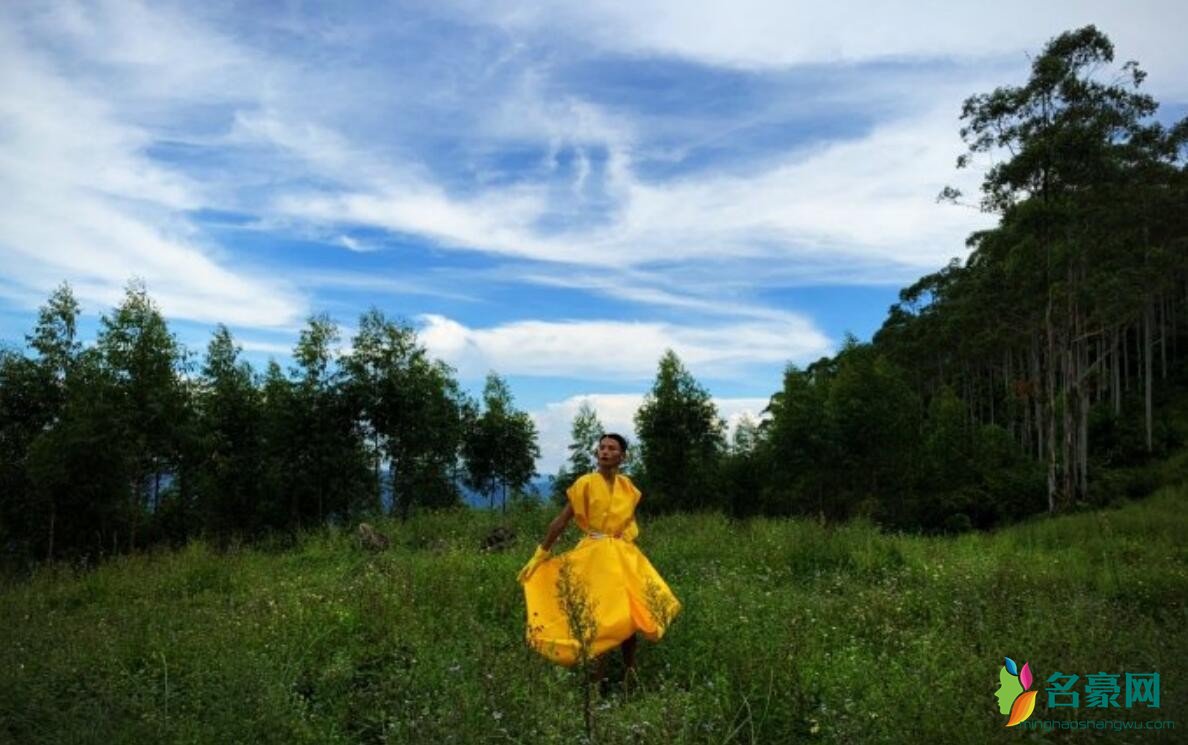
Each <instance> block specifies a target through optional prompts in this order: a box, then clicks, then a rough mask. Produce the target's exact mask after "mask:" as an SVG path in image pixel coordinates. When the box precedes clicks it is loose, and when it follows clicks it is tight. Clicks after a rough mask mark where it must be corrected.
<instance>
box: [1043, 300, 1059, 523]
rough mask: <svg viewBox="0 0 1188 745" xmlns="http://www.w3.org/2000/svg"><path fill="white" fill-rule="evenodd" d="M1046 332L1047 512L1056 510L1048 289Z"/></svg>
mask: <svg viewBox="0 0 1188 745" xmlns="http://www.w3.org/2000/svg"><path fill="white" fill-rule="evenodd" d="M1044 326H1045V328H1046V330H1047V334H1048V354H1047V360H1046V362H1047V375H1046V378H1047V397H1046V398H1047V407H1048V432H1047V436H1046V438H1045V439H1046V440H1047V441H1048V512H1049V513H1055V512H1056V364H1055V363H1056V329H1055V328H1054V326H1053V324H1052V292H1051V290H1050V289H1049V291H1048V309H1047V312H1046V313H1045V314H1044Z"/></svg>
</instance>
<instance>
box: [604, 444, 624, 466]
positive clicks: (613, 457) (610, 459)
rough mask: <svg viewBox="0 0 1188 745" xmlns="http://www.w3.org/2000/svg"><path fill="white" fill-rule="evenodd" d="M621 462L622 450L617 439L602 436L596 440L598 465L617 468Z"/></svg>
mask: <svg viewBox="0 0 1188 745" xmlns="http://www.w3.org/2000/svg"><path fill="white" fill-rule="evenodd" d="M622 462H623V450H622V449H621V448H620V447H619V442H618V440H615V439H613V438H610V437H603V438H602V439H601V440H599V441H598V465H599V466H605V467H607V468H618V467H619V464H621V463H622Z"/></svg>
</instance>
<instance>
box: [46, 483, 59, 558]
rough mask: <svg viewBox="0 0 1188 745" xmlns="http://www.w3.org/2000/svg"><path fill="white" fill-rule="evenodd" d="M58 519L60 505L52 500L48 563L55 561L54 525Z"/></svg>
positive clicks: (47, 553)
mask: <svg viewBox="0 0 1188 745" xmlns="http://www.w3.org/2000/svg"><path fill="white" fill-rule="evenodd" d="M57 517H58V504H57V500H56V499H52V500H50V521H49V550H48V551H47V552H46V555H45V560H46V562H47V563H48V562H52V561H53V560H54V523H55V522H56V521H57Z"/></svg>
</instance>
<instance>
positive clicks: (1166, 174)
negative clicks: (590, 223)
mask: <svg viewBox="0 0 1188 745" xmlns="http://www.w3.org/2000/svg"><path fill="white" fill-rule="evenodd" d="M1143 79H1144V73H1143V72H1142V70H1141V68H1140V67H1139V66H1138V64H1137V63H1134V62H1126V63H1124V64H1117V63H1115V60H1114V55H1113V47H1112V45H1111V43H1110V41H1109V39H1108V38H1107V37H1106V36H1105V35H1104V34H1103V33H1101V32H1100V31H1098V30H1097V29H1095V28H1094V27H1092V26H1089V27H1085V28H1082V29H1078V30H1075V31H1070V32H1068V33H1065V34H1063V35H1061V36H1059V37H1057V38H1055V39H1053V40H1052V41H1051V42H1049V44H1048V45H1047V46H1046V47H1045V48H1044V49H1043V50H1042V52H1041V53H1040V54H1038V55H1037V56H1036V57H1035V58H1034V59H1033V63H1032V67H1031V74H1030V77H1029V79H1028V80H1027V81H1026V82H1025V83H1024V84H1022V85H1018V86H1003V87H999V88H997V89H995V90H993V91H991V92H989V93H980V94H975V95H972V96H971V97H969V98H968V99H967V101H966V102H965V105H964V107H963V110H962V112H961V121H962V128H961V135H962V138H963V139H964V141H965V143H966V145H967V148H968V149H967V152H966V153H965V154H963V155H961V156H960V157H959V158H958V162H957V166H958V167H959V168H965V167H979V168H981V167H983V166H984V165H985V164H986V163H989V165H985V171H984V177H983V180H982V186H981V193H980V195H977V196H976V197H969V198H967V197H966V196H965V195H962V194H961V193H960V192H958V191H956V190H954V189H946V190H945V191H944V192H943V193H942V195H941V199H943V200H947V201H951V202H955V203H958V204H965V203H966V202H967V200H968V199H973V200H974V202H973V203H972V206H976V207H977V208H979V209H982V210H986V211H989V212H992V213H994V214H995V215H997V217H998V224H997V226H996V227H994V228H993V229H989V230H985V231H982V232H979V233H976V234H974V235H972V236H970V238H969V241H968V246H967V249H968V257H967V258H966V259H965V260H964V261H959V260H956V259H955V260H954V261H953V262H952V263H950V264H949V265H948V266H946V267H944V268H942V269H940V270H939V271H937V272H936V273H934V274H930V275H928V276H925V277H922V278H921V279H920V280H919V281H917V282H916V283H914V284H913V285H911V286H910V287H907V288H905V289H904V290H903V291H902V292H901V293H900V301H899V302H898V303H896V304H895V305H893V306H892V307H891V308H890V310H889V313H888V317H887V319H886V321H885V322H884V324H883V326H882V328H881V329H880V330H879V331H878V332H877V333H876V334H875V336H874V338H873V339H872V340H871V341H870V342H860V341H858V340H856V339H853V338H850V339H847V341H846V343H845V344H844V345H843V347H842V348H841V349H840V351H839V352H838V353H837V354H836V355H835V356H833V357H829V358H823V359H821V360H818V361H816V362H814V363H812V364H811V365H808V366H807V367H805V368H804V369H801V368H799V367H796V366H792V365H790V366H789V367H788V368H787V370H786V372H785V375H784V379H783V382H782V386H781V388H780V390H778V391H775V392H774V393H773V395H772V396H771V401H770V405H769V407H768V410H767V413H768V414H769V416H767V417H766V418H765V419H764V420H763V421H762V422H761V423H755V422H749V423H744V424H743V425H741V426H740V427H739V428H738V429H737V430H736V432H735V433H734V435H733V437H731V438H729V439H728V438H727V436H726V430H725V426H724V424H723V422H722V420H721V419H720V418H719V416H718V413H717V411H716V410H715V408H714V406H713V403H712V400H711V397H710V396H709V394H708V392H707V391H706V389H705V388H704V387H703V386H701V385H700V384H699V383H698V382H697V381H696V379H695V378H694V377H693V375H692V374H691V373H690V371H689V370H687V369H686V368H685V366H684V365H683V363H682V362H681V360H680V359H679V358H678V357H677V355H676V354H674V353H672V352H668V353H667V354H665V355H664V356H663V357H662V358H661V359H660V360H659V364H658V371H657V376H656V379H655V381H654V384H653V387H652V389H651V391H650V392H649V394H648V395H647V396H646V398H645V402H644V405H643V407H642V408H641V409H640V411H639V413H638V415H637V417H636V433H637V436H638V443H637V445H638V447H637V448H636V450H637V452H636V453H635V459H634V464H633V476H634V478H635V479H636V481H637V482H638V483H639V485H640V487H641V488H642V489H643V490H644V492H645V493H646V494H647V495H648V498H647V499H646V500H645V502H644V503H643V504H642V506H641V509H643V510H645V511H653V512H673V511H684V510H697V511H721V512H724V513H726V514H729V515H732V516H738V517H742V516H750V515H793V514H801V515H813V516H817V517H819V519H821V520H824V521H838V520H844V519H847V518H849V517H852V516H857V515H861V516H864V517H868V518H870V519H872V520H874V521H876V522H877V523H879V524H880V525H883V526H884V527H887V528H890V529H900V530H914V531H926V532H928V531H942V530H943V531H960V530H967V529H971V528H989V527H993V526H996V525H999V524H1002V523H1004V522H1009V521H1013V520H1017V519H1020V518H1022V517H1024V516H1027V515H1030V514H1033V513H1037V512H1044V511H1047V512H1062V511H1068V510H1073V509H1076V508H1077V507H1079V506H1082V505H1090V504H1102V503H1106V502H1109V501H1111V500H1113V499H1115V498H1117V497H1119V496H1133V495H1141V494H1145V493H1146V492H1148V491H1150V489H1151V488H1152V487H1153V486H1154V485H1155V484H1153V483H1152V478H1153V477H1152V475H1151V474H1152V473H1153V471H1152V470H1151V469H1150V468H1147V466H1149V465H1150V464H1152V463H1158V462H1160V461H1163V460H1167V459H1168V458H1169V457H1171V456H1173V455H1174V454H1175V453H1176V452H1177V451H1179V450H1181V449H1182V446H1183V444H1184V443H1183V439H1184V437H1185V432H1184V430H1183V429H1182V428H1181V427H1180V426H1178V423H1182V420H1183V419H1184V417H1180V416H1177V412H1178V411H1179V408H1180V406H1179V402H1180V401H1181V400H1182V399H1185V398H1186V396H1185V394H1184V391H1185V389H1186V388H1188V370H1186V369H1185V366H1184V364H1183V361H1182V358H1181V356H1180V355H1179V349H1180V348H1181V346H1182V345H1181V343H1180V342H1179V339H1180V338H1182V337H1183V336H1184V333H1185V326H1186V325H1188V323H1186V321H1188V319H1186V318H1185V304H1186V303H1185V300H1186V299H1188V162H1186V155H1188V119H1184V120H1181V121H1179V122H1177V123H1175V124H1173V125H1171V126H1168V125H1165V124H1162V123H1160V122H1159V121H1158V120H1157V118H1156V116H1155V115H1156V113H1157V108H1158V104H1157V102H1156V101H1155V100H1154V99H1153V98H1152V97H1151V96H1149V95H1146V94H1145V93H1143V92H1142V90H1141V88H1142V83H1143ZM968 206H971V204H966V207H968ZM952 208H953V209H960V208H961V207H960V206H954V207H952ZM956 248H957V247H955V249H956ZM79 315H80V307H79V305H78V303H77V301H76V300H75V298H74V296H73V293H72V291H71V289H70V286H69V285H68V284H65V283H64V284H63V285H61V286H60V287H59V288H58V289H57V290H55V291H54V293H53V294H52V295H51V296H50V297H49V299H48V300H47V302H46V304H45V305H44V306H43V307H42V308H41V311H40V313H39V316H38V321H37V323H36V326H35V328H34V329H33V330H32V331H31V332H30V333H29V334H28V336H27V345H26V347H24V348H9V349H3V350H0V551H2V552H3V555H4V558H5V559H8V560H13V561H29V560H45V559H51V560H52V559H58V558H63V557H70V558H77V559H79V560H83V561H94V560H98V559H100V558H102V557H104V556H109V555H112V554H117V553H125V552H130V551H136V550H139V549H142V548H145V547H147V546H150V545H154V544H158V543H172V544H175V545H176V544H180V543H184V542H185V541H187V540H188V539H189V538H191V537H195V536H206V537H209V538H213V539H216V540H218V541H225V540H228V539H230V538H232V537H233V536H239V537H242V538H248V539H251V538H257V537H262V536H265V535H269V534H276V533H279V534H282V535H284V534H290V535H291V534H294V533H295V532H296V531H299V530H301V529H304V528H309V527H316V526H318V525H322V524H325V523H327V522H332V521H334V522H340V523H341V522H348V521H353V520H356V519H360V518H362V517H365V516H368V515H374V514H376V513H378V512H379V511H381V510H383V509H384V501H383V499H382V495H383V493H384V489H387V490H389V491H390V494H391V497H392V499H391V506H390V509H391V510H392V511H393V512H394V513H395V514H396V515H398V516H400V517H405V518H406V517H408V516H409V515H410V513H411V512H413V511H415V510H424V509H438V508H447V507H452V506H457V505H458V504H459V503H460V495H459V490H460V487H462V486H465V487H466V488H468V489H472V490H476V491H478V492H481V493H482V494H485V495H487V496H488V497H489V499H490V504H491V505H492V506H494V505H495V503H496V500H497V499H498V500H499V502H500V503H501V504H503V505H506V504H507V502H508V499H509V498H514V497H515V495H516V494H517V493H518V492H520V491H522V490H523V489H524V488H525V486H526V485H527V484H528V482H529V480H530V479H531V478H532V476H533V468H534V462H535V458H536V457H537V455H538V453H539V450H538V446H537V443H536V437H537V434H536V431H535V428H534V426H533V423H532V421H531V419H530V418H529V417H528V415H527V414H526V413H525V412H523V411H520V410H517V409H516V407H515V403H514V400H513V398H512V396H511V393H510V390H509V389H508V386H507V385H506V383H505V382H504V381H503V380H502V379H501V378H500V377H499V376H498V375H495V374H492V375H491V376H489V377H488V379H487V382H486V386H485V388H484V392H483V395H482V397H481V400H477V401H476V400H473V399H471V398H470V397H468V396H467V395H465V394H464V393H463V392H462V390H461V388H460V386H459V385H458V382H457V380H456V378H455V373H454V371H453V370H451V369H450V368H449V367H448V366H447V365H445V364H443V363H441V362H440V361H436V360H433V359H430V357H429V356H428V354H427V353H426V350H425V348H424V346H423V345H422V344H421V343H420V342H419V340H418V339H417V335H416V331H415V330H414V329H413V328H411V327H410V326H408V325H406V324H404V323H401V322H399V321H396V320H392V319H389V318H388V317H386V316H385V315H384V313H383V312H382V311H380V310H378V309H372V310H369V311H368V312H366V313H364V314H363V316H362V317H361V318H360V321H359V325H358V333H357V335H356V336H355V337H354V338H353V339H351V340H350V341H351V345H350V346H351V351H350V352H349V353H348V354H337V353H336V352H335V349H336V348H337V344H338V343H339V342H340V341H341V340H340V338H339V337H340V333H339V330H338V327H337V325H336V324H335V323H334V321H333V320H332V319H330V318H329V317H327V316H325V315H316V316H313V317H311V318H310V319H309V320H308V323H307V326H306V327H305V328H304V329H303V330H302V332H301V334H300V339H299V341H298V343H297V345H296V347H295V349H294V353H293V360H294V363H295V364H294V366H293V367H292V368H290V369H289V370H287V371H286V370H282V368H281V367H280V365H278V364H277V363H275V362H272V363H271V364H269V365H268V367H267V369H266V370H263V371H258V370H254V369H252V367H251V366H250V365H249V364H247V363H246V362H245V361H243V360H242V359H241V349H240V348H239V347H238V346H237V345H236V343H235V340H234V338H233V337H232V335H231V334H230V332H229V331H228V330H227V328H226V327H223V326H220V327H218V328H217V329H216V330H215V332H214V334H213V337H212V338H211V341H210V343H209V345H208V347H207V349H206V351H205V354H204V355H202V356H200V357H199V356H198V355H195V354H193V353H192V352H191V351H190V350H187V349H185V348H183V346H182V345H181V344H179V342H178V341H177V339H176V337H175V336H174V335H173V334H172V333H171V332H170V331H169V328H168V323H167V321H166V319H165V318H164V317H163V315H162V313H161V311H160V310H159V308H158V307H157V306H156V304H155V303H154V302H153V300H152V298H151V297H150V295H149V293H148V290H147V288H146V287H145V286H144V284H143V283H141V282H138V281H135V280H133V281H132V282H130V283H129V285H128V288H127V291H126V294H125V297H124V299H123V301H122V302H121V303H120V304H119V305H118V306H117V307H115V308H114V309H112V310H111V311H110V312H109V313H106V314H104V315H103V316H102V318H101V321H100V331H99V334H98V337H97V339H95V340H94V343H91V344H84V343H83V342H82V341H81V340H80V339H79V338H78V333H77V323H78V318H79ZM599 430H600V427H599V426H598V421H597V413H596V412H594V411H592V410H585V411H583V412H581V413H580V414H579V416H578V418H577V419H576V420H575V422H574V428H573V442H572V443H571V445H570V453H571V458H570V460H569V462H568V463H567V464H566V465H565V466H564V467H563V468H562V470H561V472H560V473H558V474H557V477H556V479H555V481H554V484H555V487H556V489H555V490H556V491H557V492H558V493H560V491H561V490H562V489H563V488H564V487H565V486H566V485H567V484H568V483H570V482H571V481H572V479H573V478H575V477H576V476H577V475H579V474H581V473H583V472H584V470H588V469H589V468H590V467H591V464H592V458H591V449H592V447H593V440H592V438H596V436H597V434H598V432H599ZM1144 469H1145V470H1144ZM1165 470H1166V469H1165Z"/></svg>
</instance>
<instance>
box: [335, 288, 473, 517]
mask: <svg viewBox="0 0 1188 745" xmlns="http://www.w3.org/2000/svg"><path fill="white" fill-rule="evenodd" d="M344 368H345V370H346V373H347V375H348V382H347V384H346V392H347V395H348V396H349V397H350V398H351V399H352V400H353V402H354V406H355V407H356V409H357V410H358V411H359V412H360V414H361V416H362V419H363V425H364V428H365V429H366V430H367V431H369V432H370V434H371V435H372V436H373V438H374V440H375V445H374V450H375V452H374V457H376V458H377V459H378V458H380V457H381V456H382V457H383V458H386V459H387V461H388V466H389V470H390V472H391V485H392V497H393V502H394V505H393V506H394V509H396V510H397V511H398V512H399V514H400V515H401V516H402V517H403V518H405V519H407V517H408V515H409V511H410V510H411V509H412V507H413V506H414V505H417V506H423V507H448V506H450V505H453V504H456V503H457V502H458V501H459V497H458V493H457V489H456V488H455V487H454V484H453V476H454V467H455V465H456V462H457V458H458V452H459V449H460V448H461V441H462V436H463V431H464V427H463V408H464V405H465V401H464V400H463V397H462V394H461V392H460V390H459V389H458V385H457V383H456V382H455V381H454V378H453V374H452V370H450V368H449V367H447V366H446V365H444V364H443V363H441V362H435V361H431V360H430V359H429V357H428V355H427V354H426V352H425V349H424V347H422V346H421V345H420V344H419V343H418V342H417V338H416V332H414V331H413V329H412V328H410V327H408V326H404V325H400V324H397V323H394V322H392V321H389V320H388V319H387V318H385V317H384V315H383V313H381V312H380V311H379V310H377V309H374V308H373V309H372V310H370V311H369V312H367V313H365V314H364V315H363V316H362V317H361V318H360V319H359V332H358V334H357V335H356V336H355V339H354V343H353V351H352V352H351V355H350V356H349V357H347V358H346V360H345V361H344ZM377 468H378V461H377ZM377 487H378V484H377ZM375 502H376V504H375V507H374V509H375V510H376V511H378V508H379V499H378V493H377V499H376V500H375Z"/></svg>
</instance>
